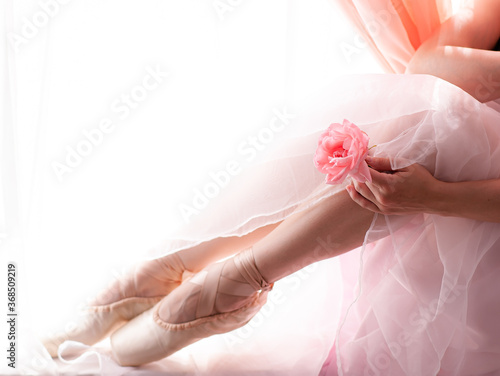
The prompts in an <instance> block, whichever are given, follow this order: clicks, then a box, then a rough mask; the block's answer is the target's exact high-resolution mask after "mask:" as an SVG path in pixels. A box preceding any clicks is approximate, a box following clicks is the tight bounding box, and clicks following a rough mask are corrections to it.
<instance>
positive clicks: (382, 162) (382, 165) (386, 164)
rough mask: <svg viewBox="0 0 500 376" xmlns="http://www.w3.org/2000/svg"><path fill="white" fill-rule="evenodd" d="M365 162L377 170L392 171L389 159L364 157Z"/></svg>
mask: <svg viewBox="0 0 500 376" xmlns="http://www.w3.org/2000/svg"><path fill="white" fill-rule="evenodd" d="M366 163H368V165H369V166H370V167H371V168H372V169H374V170H377V171H392V166H391V160H390V159H389V158H381V157H370V156H368V157H366Z"/></svg>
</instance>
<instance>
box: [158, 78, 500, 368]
mask: <svg viewBox="0 0 500 376" xmlns="http://www.w3.org/2000/svg"><path fill="white" fill-rule="evenodd" d="M311 102H312V103H314V105H310V106H307V110H304V112H303V113H302V115H301V116H300V118H298V119H297V120H296V121H294V125H293V127H294V128H293V129H294V132H295V137H291V138H290V139H289V140H287V141H286V142H284V143H283V147H282V149H280V150H279V151H275V155H273V156H272V157H269V160H268V161H266V162H262V163H261V164H260V165H258V166H256V167H255V171H254V173H253V174H252V175H248V176H245V177H244V178H243V179H241V180H240V181H239V182H238V183H239V185H238V186H236V185H235V187H234V189H235V191H233V193H232V195H233V196H232V198H231V200H227V201H226V200H224V203H226V205H224V206H222V200H221V204H219V205H217V206H215V205H214V207H213V210H214V212H211V213H209V212H208V211H207V212H206V213H205V215H207V216H209V218H210V220H208V218H207V217H204V218H201V217H200V218H199V220H200V221H203V222H199V223H197V224H196V225H195V226H198V225H199V224H201V223H205V226H204V227H203V228H204V234H202V236H203V235H204V236H205V239H207V238H211V237H213V236H216V235H219V236H220V235H223V236H231V235H242V234H244V233H247V232H249V231H251V230H253V229H254V228H257V227H260V226H262V225H265V224H267V223H271V222H276V221H279V220H282V219H284V218H286V217H287V216H289V215H290V213H291V212H292V211H293V210H301V209H303V208H305V207H308V206H309V205H311V204H313V203H318V202H319V204H321V200H322V199H323V198H325V197H328V196H330V195H332V194H335V193H336V192H338V191H339V190H341V189H343V186H327V185H326V184H325V183H324V175H322V174H320V173H319V172H318V171H317V170H316V169H315V167H314V165H313V163H312V159H313V155H314V151H315V144H316V140H317V139H318V137H319V134H320V133H321V132H322V131H323V129H324V128H325V127H326V126H328V125H329V124H330V123H331V122H339V121H342V119H344V118H346V119H349V120H350V121H352V122H354V123H355V124H357V125H358V126H359V127H360V128H361V129H362V130H363V131H365V132H366V133H367V134H368V135H369V136H370V139H371V141H370V144H371V145H375V144H376V145H377V146H376V147H375V148H373V149H372V150H371V153H372V155H374V156H385V157H390V158H391V160H392V165H393V168H395V169H397V168H402V167H404V166H407V165H409V164H412V163H420V164H422V165H424V166H425V167H426V168H427V169H428V170H429V171H431V172H432V173H433V174H434V175H435V176H436V177H437V178H438V179H441V180H444V181H450V182H453V181H468V180H481V179H494V178H500V148H499V145H500V127H499V126H498V124H500V113H498V112H496V111H495V110H493V109H492V108H491V107H490V106H488V105H487V104H482V103H479V102H478V101H476V100H475V99H474V98H473V97H471V96H470V95H469V94H467V93H465V92H463V91H462V90H461V89H459V88H457V87H456V86H454V85H452V84H450V83H448V82H445V81H443V80H440V79H438V78H435V77H432V76H427V75H373V76H355V77H346V78H343V79H341V80H339V81H338V82H337V83H336V84H335V85H333V86H332V87H329V88H327V89H325V90H324V92H322V93H320V94H319V95H318V96H315V97H314V98H313V99H312V100H311ZM240 195H241V196H240ZM248 197H251V200H250V201H251V204H250V202H249V201H248ZM225 199H228V197H227V196H225ZM234 203H238V205H234ZM264 207H265V208H266V209H267V210H264V209H263V208H264ZM216 213H224V215H217V214H216ZM339 215H342V213H339ZM188 227H190V226H187V227H186V228H185V229H184V231H186V232H185V233H184V234H183V235H184V236H183V238H184V239H183V240H174V241H172V242H171V243H169V244H167V245H165V247H167V248H168V249H169V250H172V249H180V248H182V247H184V246H186V245H187V244H195V243H197V242H199V241H201V240H202V238H201V237H200V238H194V237H190V238H189V237H188V234H194V233H196V234H197V236H198V237H199V236H200V231H198V232H195V231H190V229H188ZM199 228H200V227H198V229H199ZM163 249H164V250H165V249H166V248H163ZM156 251H157V252H158V251H160V249H157V250H156ZM499 252H500V224H496V223H486V222H479V221H474V220H469V219H462V218H452V217H441V216H436V215H407V216H377V217H376V218H375V219H374V222H373V224H372V227H371V229H370V230H369V232H368V233H367V235H366V241H365V245H364V246H363V247H362V248H361V249H358V250H356V251H354V252H351V253H349V254H346V255H344V256H341V262H342V278H343V282H344V286H345V291H344V300H343V309H342V313H341V316H340V323H339V326H338V334H337V338H336V341H335V346H334V349H333V350H332V351H331V352H330V355H329V358H328V359H327V361H326V363H325V365H324V367H323V371H322V373H323V374H325V375H337V374H339V375H342V374H344V375H437V374H439V375H488V374H494V373H495V372H496V371H498V370H500V348H499V347H498V346H497V345H496V343H497V338H498V335H499V334H500V325H498V324H497V323H496V322H497V320H496V319H497V317H498V314H499V313H500V297H498V296H496V292H495V289H494V288H492V286H495V285H496V284H497V283H500V280H499V278H500V277H499V274H498V268H500V256H499ZM360 260H361V262H360ZM311 314H314V313H313V312H311Z"/></svg>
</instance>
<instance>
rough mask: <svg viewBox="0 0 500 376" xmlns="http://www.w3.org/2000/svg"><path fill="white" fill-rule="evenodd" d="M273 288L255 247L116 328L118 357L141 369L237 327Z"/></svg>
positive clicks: (212, 268)
mask: <svg viewBox="0 0 500 376" xmlns="http://www.w3.org/2000/svg"><path fill="white" fill-rule="evenodd" d="M271 288H272V285H271V284H268V283H267V282H266V281H265V280H264V279H263V278H262V276H261V275H260V273H259V271H258V270H257V268H256V266H255V260H254V258H253V252H252V250H251V249H249V250H247V251H244V252H241V253H240V254H238V255H236V256H235V257H233V258H231V259H229V260H226V261H225V262H222V263H217V264H213V265H211V266H210V267H208V268H207V269H205V270H202V271H201V272H200V273H198V274H196V275H195V276H194V277H193V278H191V279H190V280H189V281H187V282H186V283H185V284H182V285H181V286H180V287H179V288H178V289H176V290H174V291H173V292H172V294H170V295H168V296H167V297H165V298H164V299H163V300H162V301H161V302H160V303H158V304H157V305H156V306H155V307H154V308H153V309H151V310H149V311H147V312H144V313H143V314H141V315H139V316H138V317H136V318H135V319H134V320H132V321H130V322H129V323H127V324H126V325H124V326H123V327H122V328H120V329H119V330H117V331H116V332H115V333H114V334H113V335H112V336H111V346H112V348H113V353H114V355H115V358H116V359H117V361H118V362H119V364H121V365H123V366H131V365H140V364H144V363H148V362H152V361H156V360H159V359H162V358H164V357H167V356H169V355H171V354H173V353H175V352H176V351H178V350H180V349H181V348H183V347H185V346H188V345H190V344H191V343H194V342H196V341H199V340H200V339H202V338H206V337H208V336H211V335H213V334H221V333H227V332H229V331H232V330H235V329H238V328H240V327H242V326H243V325H245V324H246V323H247V322H248V321H250V320H251V319H252V317H253V316H255V314H257V312H258V311H259V310H260V308H261V307H262V306H263V305H264V304H265V302H266V298H267V292H268V291H269V290H270V289H271Z"/></svg>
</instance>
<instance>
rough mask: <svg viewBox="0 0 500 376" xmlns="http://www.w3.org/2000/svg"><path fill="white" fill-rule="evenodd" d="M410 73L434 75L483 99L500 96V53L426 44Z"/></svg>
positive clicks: (484, 100) (417, 56)
mask: <svg viewBox="0 0 500 376" xmlns="http://www.w3.org/2000/svg"><path fill="white" fill-rule="evenodd" d="M407 73H424V74H431V75H434V76H437V77H439V78H442V79H444V80H446V81H448V82H451V83H452V84H454V85H456V86H458V87H460V88H462V89H463V90H465V91H466V92H468V93H469V94H471V95H472V96H474V97H475V98H476V99H478V100H479V101H481V102H488V101H491V100H495V99H498V98H500V52H497V51H488V50H479V49H474V48H466V47H455V46H437V47H435V46H422V47H421V48H420V49H419V50H418V51H417V52H416V53H415V55H414V57H413V58H412V60H411V62H410V64H409V66H408V69H407Z"/></svg>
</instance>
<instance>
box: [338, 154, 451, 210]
mask: <svg viewBox="0 0 500 376" xmlns="http://www.w3.org/2000/svg"><path fill="white" fill-rule="evenodd" d="M366 161H367V163H368V164H369V166H370V167H371V169H370V173H371V176H372V182H371V183H370V182H366V183H359V182H358V181H355V180H354V181H353V183H352V184H350V185H348V186H347V187H346V189H347V192H348V193H349V195H350V196H351V198H352V199H353V200H354V201H355V202H356V203H357V204H358V205H360V206H361V207H363V208H365V209H368V210H370V211H373V212H376V213H381V214H412V213H423V212H426V213H436V212H437V211H438V207H437V206H438V204H439V198H438V192H439V188H440V186H441V184H442V182H440V181H439V180H437V179H435V178H434V177H433V176H432V175H431V174H430V173H429V171H427V170H426V169H425V168H424V167H423V166H421V165H419V164H413V165H410V166H408V167H405V168H402V169H400V170H396V171H393V170H392V169H391V164H390V160H389V159H387V158H374V157H367V159H366Z"/></svg>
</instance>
